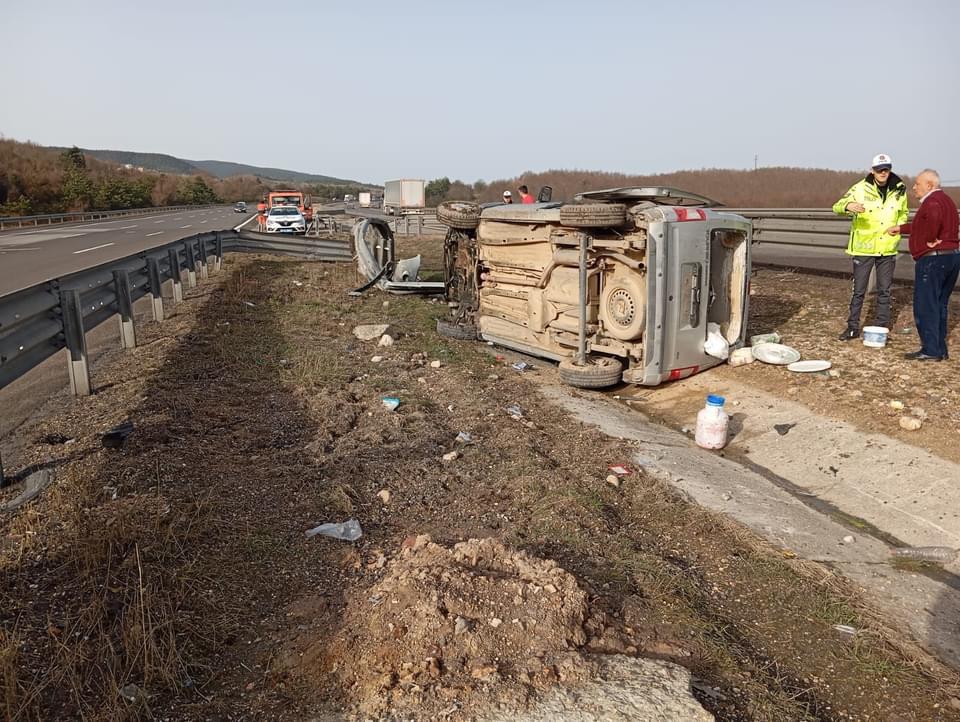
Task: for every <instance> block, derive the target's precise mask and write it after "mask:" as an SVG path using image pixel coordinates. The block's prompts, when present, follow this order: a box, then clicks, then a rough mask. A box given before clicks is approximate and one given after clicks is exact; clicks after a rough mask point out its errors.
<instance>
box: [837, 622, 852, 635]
mask: <svg viewBox="0 0 960 722" xmlns="http://www.w3.org/2000/svg"><path fill="white" fill-rule="evenodd" d="M833 628H834V629H836V630H837V631H838V632H841V633H842V634H856V633H857V629H856V627H851V626H850V625H849V624H834V625H833Z"/></svg>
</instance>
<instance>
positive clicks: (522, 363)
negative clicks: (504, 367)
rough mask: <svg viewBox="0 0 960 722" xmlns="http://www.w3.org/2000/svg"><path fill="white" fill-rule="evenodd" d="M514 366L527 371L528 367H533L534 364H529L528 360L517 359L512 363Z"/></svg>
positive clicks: (518, 369)
mask: <svg viewBox="0 0 960 722" xmlns="http://www.w3.org/2000/svg"><path fill="white" fill-rule="evenodd" d="M512 368H514V369H516V370H517V371H526V370H527V369H532V368H533V366H532V365H531V364H528V363H527V362H526V361H517V362H516V363H515V364H513V365H512Z"/></svg>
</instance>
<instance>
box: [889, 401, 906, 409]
mask: <svg viewBox="0 0 960 722" xmlns="http://www.w3.org/2000/svg"><path fill="white" fill-rule="evenodd" d="M890 408H891V409H893V410H894V411H903V402H902V401H896V400H894V401H891V402H890Z"/></svg>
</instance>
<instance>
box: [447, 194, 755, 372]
mask: <svg viewBox="0 0 960 722" xmlns="http://www.w3.org/2000/svg"><path fill="white" fill-rule="evenodd" d="M713 205H715V204H714V203H713V202H712V201H710V200H709V199H707V198H704V197H702V196H698V195H696V194H693V193H686V192H683V191H679V190H676V189H673V188H616V189H611V190H603V191H594V192H589V193H583V194H580V195H578V196H577V197H576V199H575V200H574V202H573V203H550V202H547V203H534V204H527V205H494V206H490V207H486V208H483V209H481V208H480V207H479V206H477V205H476V204H472V203H460V202H450V203H446V204H441V206H440V207H439V208H438V209H437V217H438V219H439V220H440V221H441V222H442V223H445V224H446V225H447V226H448V227H449V228H450V230H449V231H448V233H447V237H446V240H445V246H444V248H445V264H444V265H445V288H446V295H447V299H448V301H449V302H450V307H451V315H450V318H448V319H441V320H440V321H438V324H437V330H438V331H439V332H440V333H441V334H444V335H447V336H452V337H455V338H478V337H479V338H481V339H483V340H486V341H492V342H494V343H496V344H499V345H502V346H505V347H507V348H512V349H515V350H517V351H522V352H524V353H528V354H532V355H536V356H541V357H544V358H549V359H553V360H555V361H558V362H559V363H560V378H561V379H562V380H563V381H565V382H566V383H568V384H571V385H573V386H580V387H586V388H599V387H604V386H610V385H613V384H616V383H619V382H620V381H621V380H622V381H625V382H627V383H636V384H643V385H647V386H655V385H657V384H660V383H662V382H663V381H668V380H673V379H680V378H684V377H686V376H690V375H691V374H694V373H696V372H698V371H701V370H703V369H705V368H709V367H711V366H714V365H716V364H718V363H720V362H721V361H720V359H718V358H715V357H713V356H710V355H708V354H707V353H706V352H705V351H704V344H705V342H706V339H707V325H708V324H717V325H718V326H719V327H720V333H721V334H722V335H723V337H724V339H725V340H726V342H727V343H728V344H729V347H730V348H731V349H732V348H737V347H739V346H741V345H742V344H743V342H744V337H745V334H746V328H747V311H748V301H749V290H748V289H749V279H750V245H751V240H752V230H751V224H750V222H749V221H748V220H747V219H745V218H743V217H741V216H737V215H734V214H731V213H724V212H722V211H718V210H715V209H714V208H711V206H713Z"/></svg>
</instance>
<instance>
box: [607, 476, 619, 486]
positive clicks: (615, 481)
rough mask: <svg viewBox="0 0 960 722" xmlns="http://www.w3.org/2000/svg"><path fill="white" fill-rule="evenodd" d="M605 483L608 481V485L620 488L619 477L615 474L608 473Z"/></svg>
mask: <svg viewBox="0 0 960 722" xmlns="http://www.w3.org/2000/svg"><path fill="white" fill-rule="evenodd" d="M607 483H608V484H609V485H610V486H613V487H616V488H618V489H619V488H620V477H619V476H617V475H616V474H609V475H608V476H607Z"/></svg>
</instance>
